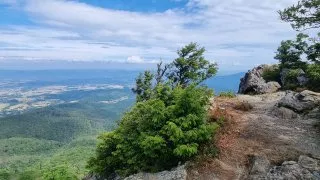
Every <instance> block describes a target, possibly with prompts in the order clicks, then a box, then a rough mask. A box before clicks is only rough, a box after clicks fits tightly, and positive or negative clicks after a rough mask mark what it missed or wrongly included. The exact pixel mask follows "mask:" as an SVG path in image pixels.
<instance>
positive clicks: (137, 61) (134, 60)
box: [127, 56, 145, 63]
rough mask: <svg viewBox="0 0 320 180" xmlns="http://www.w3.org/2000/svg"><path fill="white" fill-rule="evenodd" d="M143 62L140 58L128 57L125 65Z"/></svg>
mask: <svg viewBox="0 0 320 180" xmlns="http://www.w3.org/2000/svg"><path fill="white" fill-rule="evenodd" d="M144 62H145V61H144V60H143V58H142V57H140V56H129V57H128V59H127V63H144Z"/></svg>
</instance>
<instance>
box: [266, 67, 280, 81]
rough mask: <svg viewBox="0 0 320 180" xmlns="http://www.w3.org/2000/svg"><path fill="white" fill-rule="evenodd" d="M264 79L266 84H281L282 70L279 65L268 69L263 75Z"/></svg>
mask: <svg viewBox="0 0 320 180" xmlns="http://www.w3.org/2000/svg"><path fill="white" fill-rule="evenodd" d="M262 77H263V79H264V80H266V82H270V81H276V82H279V83H281V82H280V68H279V66H278V65H273V66H270V67H266V68H265V69H264V71H263V73H262Z"/></svg>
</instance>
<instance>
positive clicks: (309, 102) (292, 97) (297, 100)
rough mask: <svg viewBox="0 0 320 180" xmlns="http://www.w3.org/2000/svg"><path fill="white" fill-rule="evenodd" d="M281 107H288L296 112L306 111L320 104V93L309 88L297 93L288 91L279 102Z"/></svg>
mask: <svg viewBox="0 0 320 180" xmlns="http://www.w3.org/2000/svg"><path fill="white" fill-rule="evenodd" d="M278 106H279V107H286V108H289V109H291V110H293V111H295V112H299V113H302V112H306V111H311V110H313V109H315V108H316V107H318V106H320V93H316V92H312V91H309V90H305V91H302V92H300V93H296V92H293V91H287V93H286V95H285V96H284V97H283V98H282V99H281V100H280V101H279V102H278Z"/></svg>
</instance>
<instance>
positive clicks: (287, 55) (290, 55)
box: [275, 33, 308, 69]
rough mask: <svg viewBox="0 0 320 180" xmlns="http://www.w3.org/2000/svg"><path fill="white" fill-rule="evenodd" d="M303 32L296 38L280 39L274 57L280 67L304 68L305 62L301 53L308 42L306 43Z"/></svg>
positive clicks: (304, 50)
mask: <svg viewBox="0 0 320 180" xmlns="http://www.w3.org/2000/svg"><path fill="white" fill-rule="evenodd" d="M306 38H308V36H307V35H305V34H302V33H300V34H298V35H297V39H296V40H286V41H282V42H281V45H280V47H279V48H278V49H277V54H276V56H275V59H277V60H279V61H280V68H293V69H297V68H302V69H305V67H306V62H303V61H302V59H301V55H302V54H303V53H304V52H306V50H307V48H308V44H307V43H306V41H305V40H306Z"/></svg>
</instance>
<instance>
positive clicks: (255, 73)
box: [238, 65, 281, 94]
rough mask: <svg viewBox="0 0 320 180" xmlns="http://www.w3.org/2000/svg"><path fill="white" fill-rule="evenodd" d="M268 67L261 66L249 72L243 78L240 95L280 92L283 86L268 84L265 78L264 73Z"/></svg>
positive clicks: (273, 83) (275, 83) (276, 83)
mask: <svg viewBox="0 0 320 180" xmlns="http://www.w3.org/2000/svg"><path fill="white" fill-rule="evenodd" d="M267 67H269V66H268V65H260V66H258V67H255V68H253V69H252V70H250V71H248V72H247V73H246V74H245V76H244V77H243V78H241V81H240V86H239V91H238V93H240V94H265V93H272V92H276V91H278V90H279V89H280V88H281V86H280V84H279V83H278V82H274V81H272V82H268V83H267V82H266V81H265V80H264V79H263V77H262V74H263V71H264V69H265V68H267Z"/></svg>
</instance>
